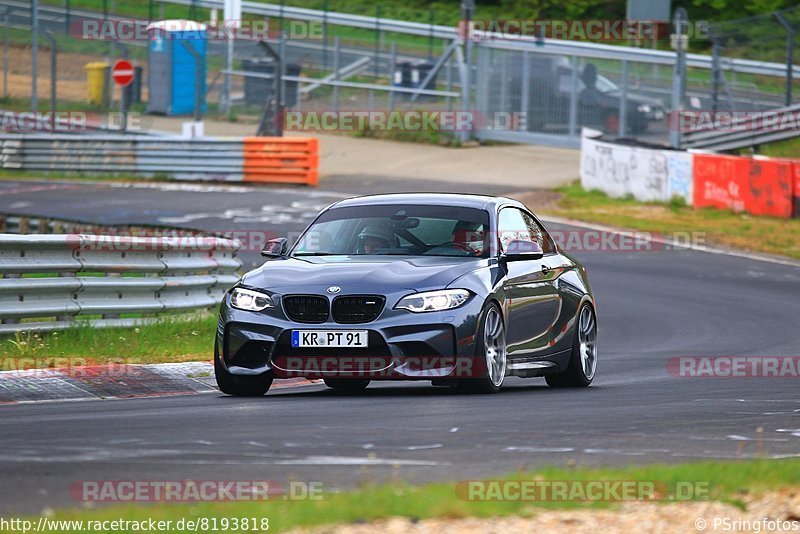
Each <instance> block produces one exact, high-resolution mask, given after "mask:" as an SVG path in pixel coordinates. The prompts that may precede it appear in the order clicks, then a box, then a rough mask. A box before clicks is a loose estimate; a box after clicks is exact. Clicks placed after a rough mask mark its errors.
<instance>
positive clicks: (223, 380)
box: [214, 355, 272, 397]
mask: <svg viewBox="0 0 800 534" xmlns="http://www.w3.org/2000/svg"><path fill="white" fill-rule="evenodd" d="M214 377H215V378H216V379H217V386H218V387H219V390H220V391H222V392H223V393H225V394H226V395H233V396H234V397H260V396H262V395H264V394H265V393H266V392H267V391H269V388H270V386H272V373H271V372H270V373H266V374H261V375H255V376H241V375H234V374H231V373H229V372H228V370H227V369H225V368H224V367H223V366H222V363H220V361H219V358H218V357H217V356H216V355H215V356H214Z"/></svg>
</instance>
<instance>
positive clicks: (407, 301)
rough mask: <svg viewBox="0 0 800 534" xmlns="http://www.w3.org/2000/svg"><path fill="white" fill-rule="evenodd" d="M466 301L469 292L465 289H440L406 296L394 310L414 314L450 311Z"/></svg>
mask: <svg viewBox="0 0 800 534" xmlns="http://www.w3.org/2000/svg"><path fill="white" fill-rule="evenodd" d="M468 299H469V291H467V290H466V289H442V290H441V291H426V292H425V293H413V294H411V295H406V296H405V297H403V298H401V299H400V302H398V303H397V306H395V308H396V309H398V310H408V311H410V312H414V313H420V312H429V311H443V310H452V309H453V308H458V307H459V306H461V305H462V304H464V303H465V302H466V301H467V300H468Z"/></svg>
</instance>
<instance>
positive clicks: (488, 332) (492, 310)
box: [458, 304, 506, 393]
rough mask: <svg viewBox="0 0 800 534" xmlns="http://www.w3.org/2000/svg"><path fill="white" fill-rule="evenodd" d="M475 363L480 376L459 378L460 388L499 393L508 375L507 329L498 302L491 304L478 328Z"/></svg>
mask: <svg viewBox="0 0 800 534" xmlns="http://www.w3.org/2000/svg"><path fill="white" fill-rule="evenodd" d="M476 345H477V349H476V354H475V364H476V365H477V366H478V367H477V369H478V370H480V371H481V374H482V376H481V377H480V378H471V379H464V380H459V382H458V387H459V389H464V390H467V391H471V392H476V393H497V392H498V391H500V387H501V386H502V385H503V380H505V377H506V331H505V326H504V325H503V316H502V314H501V313H500V308H498V307H497V305H496V304H490V305H489V307H488V308H486V313H484V314H483V319H481V323H480V326H479V328H478V340H477V343H476Z"/></svg>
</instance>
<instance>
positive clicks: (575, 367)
mask: <svg viewBox="0 0 800 534" xmlns="http://www.w3.org/2000/svg"><path fill="white" fill-rule="evenodd" d="M596 370H597V320H596V319H595V315H594V309H593V308H592V307H591V305H589V304H584V305H583V306H581V311H580V313H579V314H578V324H577V326H576V328H575V340H574V341H573V343H572V355H571V356H570V359H569V365H568V366H567V370H566V371H563V372H561V373H557V374H554V375H547V376H546V377H545V380H546V381H547V385H548V386H550V387H553V388H568V387H573V388H575V387H586V386H588V385H589V384H591V383H592V380H593V379H594V373H595V371H596Z"/></svg>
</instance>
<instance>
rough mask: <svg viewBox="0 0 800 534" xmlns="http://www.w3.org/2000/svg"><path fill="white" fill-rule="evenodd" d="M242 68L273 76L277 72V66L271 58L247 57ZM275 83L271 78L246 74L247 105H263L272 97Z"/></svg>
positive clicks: (245, 93) (245, 97) (245, 95)
mask: <svg viewBox="0 0 800 534" xmlns="http://www.w3.org/2000/svg"><path fill="white" fill-rule="evenodd" d="M242 70H244V71H245V72H252V73H257V74H266V75H270V76H271V75H272V73H273V72H275V66H274V65H273V61H272V60H269V59H245V60H243V61H242ZM274 83H275V82H274V80H272V79H271V78H261V77H258V78H257V77H255V76H245V77H244V104H245V105H246V106H263V105H264V103H265V102H266V101H267V100H269V99H270V98H271V95H272V89H273V87H275V86H274V85H273V84H274Z"/></svg>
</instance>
